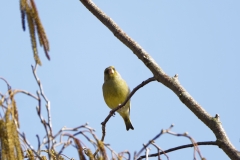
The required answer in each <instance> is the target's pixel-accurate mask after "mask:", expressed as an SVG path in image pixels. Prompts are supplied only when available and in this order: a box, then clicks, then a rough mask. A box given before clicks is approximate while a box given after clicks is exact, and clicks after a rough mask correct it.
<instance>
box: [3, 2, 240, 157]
mask: <svg viewBox="0 0 240 160" xmlns="http://www.w3.org/2000/svg"><path fill="white" fill-rule="evenodd" d="M94 2H95V3H96V4H97V5H98V6H99V7H100V8H101V9H102V10H103V11H104V12H105V13H106V14H107V15H108V16H110V17H111V18H112V19H113V20H114V21H115V22H116V23H117V24H118V25H119V26H120V27H121V28H122V29H123V30H124V31H125V32H126V33H127V34H128V35H129V36H131V37H132V38H133V39H134V40H136V41H137V42H138V43H139V44H140V45H141V46H142V47H143V48H144V49H145V50H146V51H147V52H148V53H149V54H150V55H151V56H152V57H153V58H154V59H155V61H156V62H157V63H158V64H159V66H160V67H161V68H162V69H163V70H164V71H165V72H166V73H167V74H168V75H169V76H174V75H175V74H178V75H179V80H180V83H181V84H182V85H183V86H184V87H185V88H186V89H187V91H188V92H189V93H190V94H191V95H192V96H193V97H194V98H195V100H196V101H197V102H198V103H199V104H201V105H202V107H203V108H204V109H205V110H206V111H207V112H208V113H209V114H211V115H212V116H215V114H216V113H218V114H219V115H220V120H221V123H222V125H223V127H224V129H225V131H226V133H227V135H228V136H229V138H230V141H231V142H232V144H233V145H234V146H235V147H236V148H237V149H239V147H240V142H239V140H240V129H239V120H240V118H239V113H240V109H239V108H240V107H239V99H240V97H239V96H240V85H239V81H240V75H239V73H238V72H239V70H240V63H239V59H240V56H239V52H240V47H239V46H240V45H239V44H240V30H239V28H240V19H239V17H240V10H239V8H240V1H237V0H232V1H223V0H218V1H216V0H213V1H190V0H183V1H136V0H135V1H99V0H98V1H94ZM36 4H37V7H38V12H39V15H40V18H41V21H42V23H43V25H44V28H45V30H46V33H47V35H48V38H49V41H50V57H51V61H48V60H47V59H46V57H45V55H44V52H43V49H42V48H38V50H39V54H40V57H41V60H42V63H43V66H42V67H39V68H38V71H37V73H38V76H39V78H40V79H41V82H42V84H43V88H44V91H45V94H46V96H47V97H48V99H49V100H50V101H51V114H52V123H53V130H54V132H55V133H56V132H57V131H58V130H59V129H61V128H62V127H63V126H67V127H76V126H79V125H82V124H84V123H86V122H88V123H89V125H90V126H91V127H92V128H95V129H96V135H97V136H98V137H99V138H100V137H101V135H102V131H101V124H100V123H101V122H102V121H103V120H104V119H105V117H106V116H107V115H108V113H109V111H110V109H109V108H108V107H107V106H106V104H105V102H104V100H103V96H102V84H103V71H104V69H105V68H106V67H108V66H110V65H114V66H115V67H116V69H117V70H118V71H119V72H120V74H121V75H122V77H123V78H124V79H125V80H126V81H127V83H128V85H129V87H130V88H131V89H132V88H134V87H135V86H137V85H138V84H140V83H141V82H142V81H144V80H146V79H147V78H149V77H151V76H152V73H151V72H150V71H149V70H148V69H147V68H146V67H145V65H144V64H143V63H142V62H141V61H140V60H139V59H138V58H137V57H136V56H135V55H134V54H133V53H132V51H131V50H129V49H128V48H127V47H126V46H125V45H123V44H122V43H121V42H120V41H119V40H118V39H116V38H115V37H114V35H113V34H112V33H111V32H110V31H109V30H108V29H107V28H106V27H105V26H104V25H103V24H102V23H101V22H100V21H99V20H98V19H96V18H95V16H93V15H92V14H91V13H90V12H89V11H88V10H87V9H86V8H85V7H84V6H83V5H82V3H81V2H79V1H58V2H57V3H56V2H55V1H47V2H46V1H40V0H36ZM0 8H1V9H0V15H1V17H2V18H1V24H2V25H1V30H0V37H1V40H0V52H1V63H0V76H1V77H4V78H5V79H7V80H8V82H9V83H10V84H11V86H12V87H13V88H14V89H23V90H27V91H29V92H31V93H33V94H35V93H36V91H37V90H38V86H37V83H36V81H35V79H34V76H33V74H32V71H31V65H32V64H34V60H33V53H32V49H31V43H30V38H29V32H28V29H27V30H26V31H25V32H23V31H22V27H21V19H20V11H19V3H18V2H16V1H0ZM0 91H1V93H5V92H6V85H5V84H4V82H0ZM16 100H17V105H18V108H19V114H20V115H19V116H20V124H21V128H20V130H21V131H22V132H23V131H24V132H25V133H26V136H27V139H28V140H29V141H30V143H31V144H32V145H33V146H34V147H35V148H36V147H37V139H36V136H35V135H36V134H39V136H40V138H41V139H42V138H43V136H44V135H45V132H44V128H43V126H42V125H41V123H40V120H39V118H38V116H37V113H36V105H37V102H36V101H35V100H33V99H31V98H30V97H28V96H25V95H17V96H16ZM131 104H132V109H131V121H132V124H133V126H134V128H135V130H134V131H126V130H125V126H124V123H123V120H122V118H121V117H120V116H119V115H118V114H117V115H116V116H115V117H112V118H111V119H110V121H109V122H108V123H107V128H106V131H107V133H106V137H105V142H106V143H110V144H111V147H112V148H113V149H114V150H115V151H116V152H121V151H123V150H129V151H130V152H131V153H132V156H133V153H134V151H139V150H140V149H141V148H142V144H143V143H147V142H148V141H149V140H150V139H152V138H153V137H154V136H155V135H156V134H158V133H159V132H160V131H161V129H166V128H168V127H169V126H170V125H171V124H172V123H173V124H175V127H174V128H173V129H172V131H174V132H177V133H184V132H188V133H189V135H190V136H192V137H193V138H194V139H195V140H196V141H199V142H200V141H214V140H215V136H214V134H213V133H212V132H211V131H210V130H209V129H208V128H207V127H206V126H205V125H204V124H203V123H202V122H201V121H200V120H199V119H198V118H197V117H196V116H195V115H194V114H193V113H192V112H191V111H190V110H189V109H188V108H187V107H186V106H184V105H183V104H182V103H181V102H180V100H179V99H178V97H177V96H176V95H175V94H174V93H173V92H172V91H170V90H169V89H168V88H166V87H165V86H163V85H162V84H160V83H158V82H152V83H150V84H148V85H146V86H145V87H144V88H142V89H140V90H139V91H138V92H137V93H136V94H135V95H134V96H133V98H132V99H131ZM43 116H44V117H45V118H47V116H46V114H45V112H44V113H43ZM79 138H80V139H84V138H83V137H81V136H79ZM85 142H86V141H85ZM86 143H87V142H86ZM156 143H157V144H158V146H160V147H161V148H162V149H169V148H172V147H176V146H179V145H184V144H189V143H190V141H189V140H188V139H186V138H183V137H173V136H170V135H163V136H162V137H161V138H159V139H158V140H157V141H156ZM88 145H89V146H90V144H88ZM150 148H151V151H150V154H151V153H156V149H155V148H154V147H152V146H151V147H150ZM200 150H201V153H202V155H203V156H204V157H206V158H207V159H221V160H225V159H229V158H228V157H227V156H226V155H225V153H224V152H223V151H222V150H221V149H219V148H218V147H216V146H200ZM65 154H66V155H68V156H69V157H73V158H75V159H77V158H78V156H77V152H76V150H75V149H73V148H69V149H66V152H65ZM168 156H169V157H170V159H179V157H181V159H193V148H189V149H183V150H179V151H175V152H172V153H169V154H168ZM162 159H165V157H164V156H162Z"/></svg>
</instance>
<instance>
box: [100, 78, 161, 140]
mask: <svg viewBox="0 0 240 160" xmlns="http://www.w3.org/2000/svg"><path fill="white" fill-rule="evenodd" d="M155 80H156V79H155V78H154V77H151V78H148V79H147V80H145V81H143V82H142V83H141V84H139V85H138V86H137V87H135V88H134V89H133V90H132V92H131V93H130V94H129V95H128V97H127V98H126V100H125V101H124V102H123V103H122V104H121V105H119V106H118V107H116V108H115V109H112V110H111V111H110V113H109V114H108V116H107V117H106V118H105V120H104V121H103V122H102V123H101V124H102V133H103V135H102V138H101V140H102V141H104V137H105V134H106V132H105V128H106V123H107V122H108V120H109V119H110V118H111V117H112V116H113V115H114V113H115V112H116V111H117V110H119V109H121V108H122V107H123V106H124V105H126V103H127V102H128V100H129V99H130V98H131V97H132V96H133V95H134V93H135V92H136V91H137V90H138V89H140V88H142V87H143V86H145V85H146V84H148V83H150V82H152V81H155Z"/></svg>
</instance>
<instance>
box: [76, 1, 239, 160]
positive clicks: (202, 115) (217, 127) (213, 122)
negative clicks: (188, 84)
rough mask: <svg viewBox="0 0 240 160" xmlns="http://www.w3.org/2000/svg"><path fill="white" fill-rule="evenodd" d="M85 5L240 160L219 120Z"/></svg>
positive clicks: (106, 19) (109, 21)
mask: <svg viewBox="0 0 240 160" xmlns="http://www.w3.org/2000/svg"><path fill="white" fill-rule="evenodd" d="M80 1H81V2H82V3H83V5H84V6H85V7H86V8H87V9H88V10H89V11H90V12H91V13H92V14H93V15H95V16H96V17H97V18H98V19H99V20H100V21H101V22H102V23H103V24H104V25H105V26H106V27H107V28H108V29H109V30H110V31H111V32H112V33H113V34H114V35H115V36H116V37H117V38H118V39H119V40H120V41H121V42H122V43H124V44H125V45H126V46H127V47H128V48H129V49H131V50H132V51H133V53H134V54H135V55H136V56H137V57H138V58H139V59H140V60H141V61H142V62H143V63H144V64H145V65H146V67H148V68H149V70H151V72H152V73H153V74H154V76H155V78H156V79H157V80H158V81H159V82H160V83H162V84H163V85H165V86H166V87H168V88H169V89H171V90H172V91H173V92H174V93H175V94H176V95H177V96H178V97H179V99H180V100H181V102H182V103H184V104H185V105H186V106H187V107H188V108H189V109H190V110H191V111H192V112H193V113H194V114H195V115H196V116H197V117H198V118H199V119H200V120H201V121H202V122H203V123H204V124H206V125H207V126H208V127H209V128H210V129H211V130H212V131H213V133H214V134H215V136H216V138H217V144H218V146H219V147H220V148H222V150H223V151H224V152H225V153H226V154H227V155H228V156H229V157H230V158H231V159H240V153H239V152H238V151H237V150H236V149H235V147H234V146H233V145H232V144H231V142H230V140H229V139H228V137H227V135H226V133H225V131H224V129H223V127H222V125H221V123H220V121H219V119H218V118H213V117H211V116H210V115H209V114H208V113H207V112H206V111H205V110H204V109H203V108H202V107H201V106H200V104H198V103H197V102H196V101H195V100H194V99H193V97H192V96H190V95H189V93H188V92H187V91H186V90H185V89H184V88H183V87H182V86H181V85H180V83H179V82H178V80H177V79H176V78H171V77H170V76H168V75H167V74H165V73H164V71H163V70H162V69H161V68H160V66H158V64H157V63H156V62H155V61H154V59H153V58H152V57H151V56H150V55H149V54H148V53H147V52H146V51H145V50H144V49H143V48H142V47H141V46H140V45H139V44H138V43H137V42H135V41H134V40H133V39H132V38H130V37H129V36H128V35H127V34H126V33H125V32H124V31H123V30H122V29H120V28H119V26H118V25H117V24H116V23H115V22H114V21H113V20H112V19H111V18H110V17H108V16H107V15H106V14H105V13H104V12H103V11H101V10H100V9H99V8H98V7H97V6H96V5H95V4H94V3H93V2H92V1H91V0H80Z"/></svg>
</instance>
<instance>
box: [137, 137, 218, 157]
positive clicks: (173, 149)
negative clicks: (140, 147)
mask: <svg viewBox="0 0 240 160" xmlns="http://www.w3.org/2000/svg"><path fill="white" fill-rule="evenodd" d="M196 144H197V145H198V146H201V145H215V146H217V142H216V141H207V142H196ZM190 147H194V144H186V145H182V146H178V147H174V148H170V149H168V150H165V151H164V152H159V153H154V154H150V155H148V157H156V156H158V155H159V154H160V155H161V154H164V153H169V152H173V151H176V150H180V149H184V148H190ZM143 158H146V156H145V155H143V156H140V157H139V158H138V159H137V160H141V159H143Z"/></svg>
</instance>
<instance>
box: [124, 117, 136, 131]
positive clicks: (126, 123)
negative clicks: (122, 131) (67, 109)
mask: <svg viewBox="0 0 240 160" xmlns="http://www.w3.org/2000/svg"><path fill="white" fill-rule="evenodd" d="M123 119H124V122H125V125H126V130H127V131H128V130H129V129H132V130H134V128H133V126H132V123H131V120H130V118H129V117H126V118H123Z"/></svg>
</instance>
